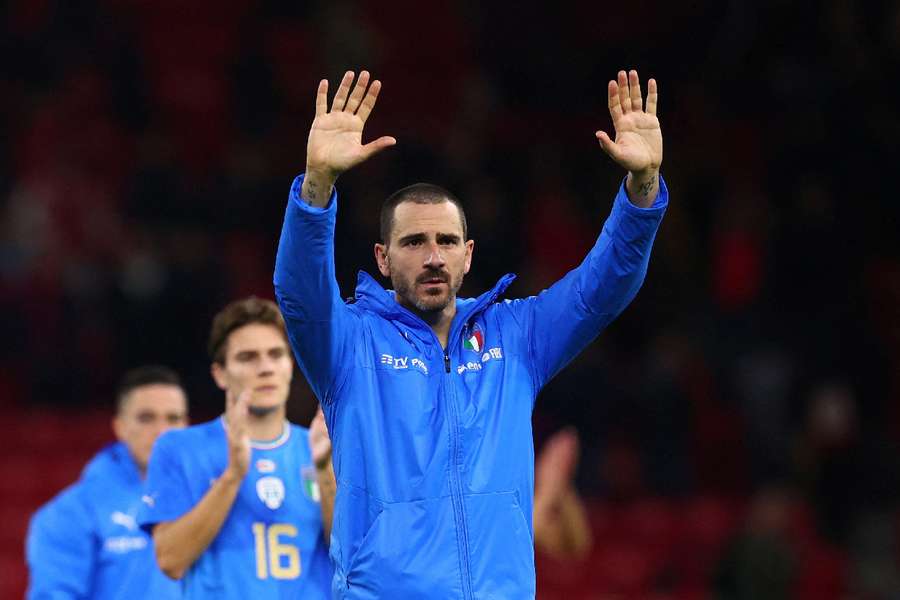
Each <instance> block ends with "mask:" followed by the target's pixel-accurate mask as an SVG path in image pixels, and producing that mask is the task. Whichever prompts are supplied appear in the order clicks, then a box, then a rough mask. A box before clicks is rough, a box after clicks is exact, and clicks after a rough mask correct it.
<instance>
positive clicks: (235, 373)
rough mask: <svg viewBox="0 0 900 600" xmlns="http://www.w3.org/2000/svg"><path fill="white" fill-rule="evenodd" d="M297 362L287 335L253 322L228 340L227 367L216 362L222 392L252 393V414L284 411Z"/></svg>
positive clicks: (238, 330)
mask: <svg viewBox="0 0 900 600" xmlns="http://www.w3.org/2000/svg"><path fill="white" fill-rule="evenodd" d="M293 374H294V363H293V361H292V359H291V354H290V351H289V350H288V347H287V343H286V342H285V339H284V335H283V334H282V333H281V332H280V331H279V330H278V329H277V328H276V327H275V326H273V325H265V324H262V323H250V324H249V325H244V326H243V327H239V328H238V329H235V330H234V331H232V332H231V333H230V334H229V335H228V339H227V340H226V341H225V362H224V364H219V363H213V365H212V376H213V379H215V381H216V385H218V386H219V388H220V389H223V390H226V391H229V392H232V394H234V396H235V397H237V395H238V394H240V393H241V392H243V391H244V390H249V391H250V404H249V405H250V411H251V412H254V411H256V412H267V411H270V410H276V409H280V408H283V407H284V405H285V403H286V402H287V398H288V393H289V392H290V386H291V377H293Z"/></svg>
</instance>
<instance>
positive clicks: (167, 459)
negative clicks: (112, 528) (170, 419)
mask: <svg viewBox="0 0 900 600" xmlns="http://www.w3.org/2000/svg"><path fill="white" fill-rule="evenodd" d="M178 433H180V432H178V431H170V432H167V433H164V434H163V435H161V436H160V437H159V439H157V440H156V443H155V444H154V445H153V452H151V454H150V463H149V464H148V465H147V479H146V481H145V482H144V494H143V496H142V497H141V509H140V511H139V512H138V524H139V525H140V526H141V528H142V529H143V530H144V531H146V532H147V533H150V534H152V533H153V526H154V525H156V524H157V523H162V522H165V521H174V520H175V519H178V518H179V517H181V516H182V515H184V514H185V513H187V512H188V511H189V510H191V508H193V507H194V504H195V502H194V499H193V498H192V497H191V489H192V488H191V486H190V485H189V479H188V475H187V465H186V464H185V459H186V458H187V457H188V456H189V455H190V449H189V448H186V447H185V446H184V441H183V440H182V437H183V436H178V435H177V434H178Z"/></svg>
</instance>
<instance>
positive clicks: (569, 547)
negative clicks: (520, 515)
mask: <svg viewBox="0 0 900 600" xmlns="http://www.w3.org/2000/svg"><path fill="white" fill-rule="evenodd" d="M578 449H579V443H578V433H576V431H575V428H574V427H567V428H566V429H563V430H561V431H558V432H556V433H555V434H553V435H552V436H551V437H550V439H549V440H547V442H546V443H545V444H544V447H543V448H541V451H540V453H539V454H538V455H537V458H535V461H534V547H535V549H537V550H538V551H540V552H542V553H544V554H546V555H547V556H550V557H553V558H555V559H557V560H578V559H581V558H584V557H585V555H587V553H588V552H589V551H590V549H591V544H592V543H593V540H592V538H591V528H590V524H589V523H588V518H587V511H586V510H585V508H584V503H583V502H582V501H581V497H580V496H579V495H578V492H577V491H576V490H575V484H574V479H575V468H576V467H577V466H578Z"/></svg>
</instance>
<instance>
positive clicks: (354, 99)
mask: <svg viewBox="0 0 900 600" xmlns="http://www.w3.org/2000/svg"><path fill="white" fill-rule="evenodd" d="M368 86H369V72H368V71H363V72H361V73H360V74H359V78H358V79H357V80H356V86H355V87H354V88H353V93H351V94H350V99H349V100H347V106H345V107H344V111H346V112H348V113H355V112H356V109H357V108H359V103H360V101H361V100H362V98H363V93H365V91H366V88H367V87H368Z"/></svg>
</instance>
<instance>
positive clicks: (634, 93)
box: [596, 71, 663, 173]
mask: <svg viewBox="0 0 900 600" xmlns="http://www.w3.org/2000/svg"><path fill="white" fill-rule="evenodd" d="M657 97H658V93H657V88H656V80H655V79H651V80H650V81H649V82H648V84H647V105H646V108H645V107H644V102H643V98H642V97H641V84H640V79H639V78H638V74H637V71H631V72H630V73H627V74H626V73H625V71H619V74H618V81H610V82H609V86H608V99H609V114H610V116H611V117H612V121H613V127H614V128H615V130H616V139H615V141H613V140H611V139H610V138H609V136H608V135H607V134H606V133H605V132H603V131H598V132H597V133H596V135H597V139H598V140H600V145H601V146H602V147H603V150H604V151H606V153H607V154H609V155H610V156H611V157H612V159H613V160H614V161H616V162H617V163H618V164H619V165H621V166H622V167H624V168H625V169H627V170H628V171H630V172H632V173H641V172H646V171H654V170H658V169H659V166H660V164H662V157H663V146H662V130H661V129H660V126H659V119H657V118H656V103H657Z"/></svg>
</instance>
